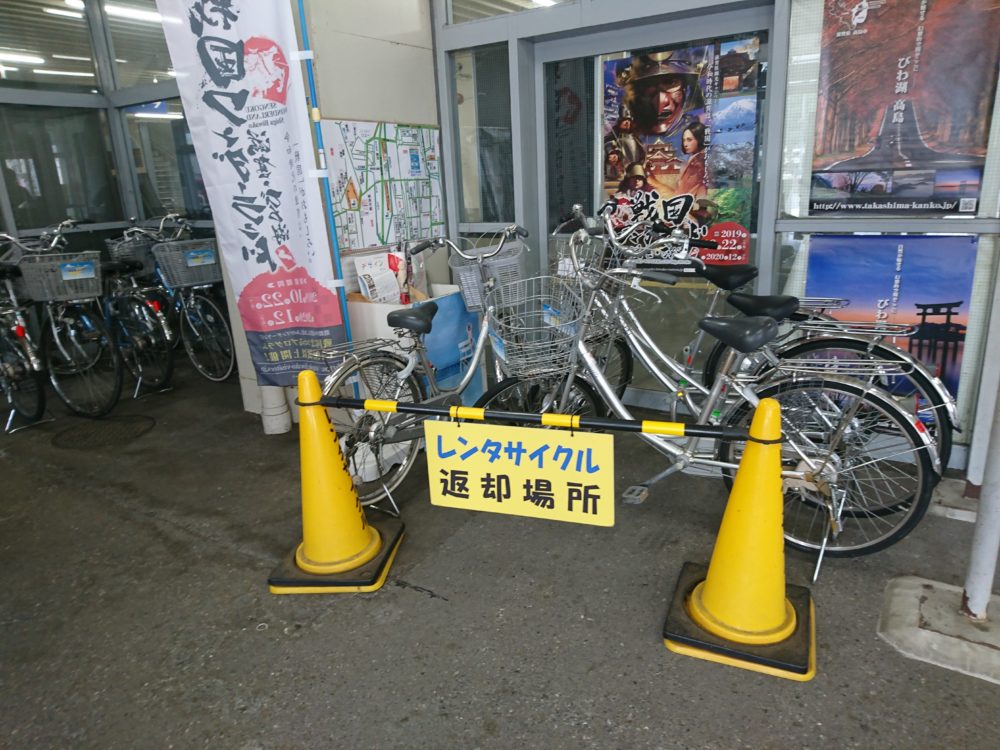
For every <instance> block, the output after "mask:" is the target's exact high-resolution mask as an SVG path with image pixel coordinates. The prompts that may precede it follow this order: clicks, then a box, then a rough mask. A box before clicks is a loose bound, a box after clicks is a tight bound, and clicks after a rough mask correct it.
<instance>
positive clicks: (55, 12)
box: [42, 8, 83, 21]
mask: <svg viewBox="0 0 1000 750" xmlns="http://www.w3.org/2000/svg"><path fill="white" fill-rule="evenodd" d="M42 13H48V14H49V15H50V16H62V17H63V18H75V19H77V20H78V21H79V20H82V19H83V13H80V12H79V11H76V10H63V9H62V8H42Z"/></svg>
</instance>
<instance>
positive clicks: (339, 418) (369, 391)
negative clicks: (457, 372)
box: [323, 352, 424, 505]
mask: <svg viewBox="0 0 1000 750" xmlns="http://www.w3.org/2000/svg"><path fill="white" fill-rule="evenodd" d="M405 368H406V362H405V361H404V360H403V359H402V358H401V357H397V356H395V355H394V354H391V353H388V352H375V353H373V354H372V355H370V356H366V357H363V358H362V359H360V360H358V361H354V362H351V363H350V364H345V365H344V366H342V367H341V368H340V369H338V370H337V371H336V372H334V373H333V374H332V375H331V376H330V377H328V378H327V379H326V380H324V382H323V395H324V396H334V397H340V398H362V399H384V400H387V401H403V402H408V403H420V402H421V401H423V400H424V393H423V388H422V387H421V385H420V381H419V380H418V379H417V377H416V376H415V375H414V374H413V373H412V372H411V373H410V374H409V375H408V376H406V377H405V378H400V377H399V375H400V373H402V371H403V370H404V369H405ZM327 413H328V414H329V415H330V421H331V422H332V423H333V428H334V430H336V433H337V436H338V438H339V439H340V448H341V451H342V452H343V454H344V460H345V461H346V462H347V469H348V471H349V472H350V473H351V476H352V477H353V479H354V487H355V489H356V490H357V492H358V500H360V501H361V504H362V505H371V504H372V503H376V502H378V501H379V500H381V499H382V498H384V497H385V496H386V493H387V492H392V491H393V490H394V489H396V487H398V486H399V483H400V482H402V481H403V479H404V478H405V477H406V475H407V474H408V473H409V471H410V469H411V468H413V462H414V461H415V460H416V458H417V454H418V453H419V451H420V438H419V437H414V438H413V439H411V440H401V441H397V442H393V441H391V433H392V432H393V431H394V430H396V429H398V428H399V427H400V426H401V420H400V417H399V416H398V415H393V414H382V413H379V412H369V411H364V410H361V409H328V410H327ZM404 419H405V418H404ZM415 424H417V421H416V420H406V426H413V425H415Z"/></svg>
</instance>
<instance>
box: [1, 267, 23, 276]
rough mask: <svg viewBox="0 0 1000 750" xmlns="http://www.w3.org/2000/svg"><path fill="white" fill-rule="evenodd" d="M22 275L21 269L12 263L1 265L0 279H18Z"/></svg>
mask: <svg viewBox="0 0 1000 750" xmlns="http://www.w3.org/2000/svg"><path fill="white" fill-rule="evenodd" d="M20 275H21V269H20V268H18V267H17V266H15V265H12V264H10V263H0V279H16V278H17V277H18V276H20Z"/></svg>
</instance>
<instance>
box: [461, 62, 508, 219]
mask: <svg viewBox="0 0 1000 750" xmlns="http://www.w3.org/2000/svg"><path fill="white" fill-rule="evenodd" d="M452 71H453V75H454V77H455V94H456V96H455V107H456V111H455V119H456V122H457V124H458V163H459V183H460V189H459V203H460V205H459V221H461V222H464V223H507V222H512V221H514V163H513V146H512V144H511V129H510V69H509V67H508V65H507V45H506V44H495V45H489V46H486V47H478V48H476V49H472V50H462V51H460V52H453V53H452Z"/></svg>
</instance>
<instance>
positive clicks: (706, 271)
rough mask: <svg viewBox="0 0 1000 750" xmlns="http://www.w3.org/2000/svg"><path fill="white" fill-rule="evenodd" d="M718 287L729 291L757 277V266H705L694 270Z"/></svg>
mask: <svg viewBox="0 0 1000 750" xmlns="http://www.w3.org/2000/svg"><path fill="white" fill-rule="evenodd" d="M695 274H696V275H697V276H701V277H702V278H703V279H708V280H709V281H711V282H712V283H713V284H715V285H716V286H717V287H719V288H720V289H725V290H726V291H727V292H731V291H733V290H734V289H739V288H740V287H741V286H743V285H744V284H746V283H748V282H750V281H753V280H754V279H756V278H757V266H749V265H747V266H705V267H704V268H699V269H698V270H697V271H695Z"/></svg>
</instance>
